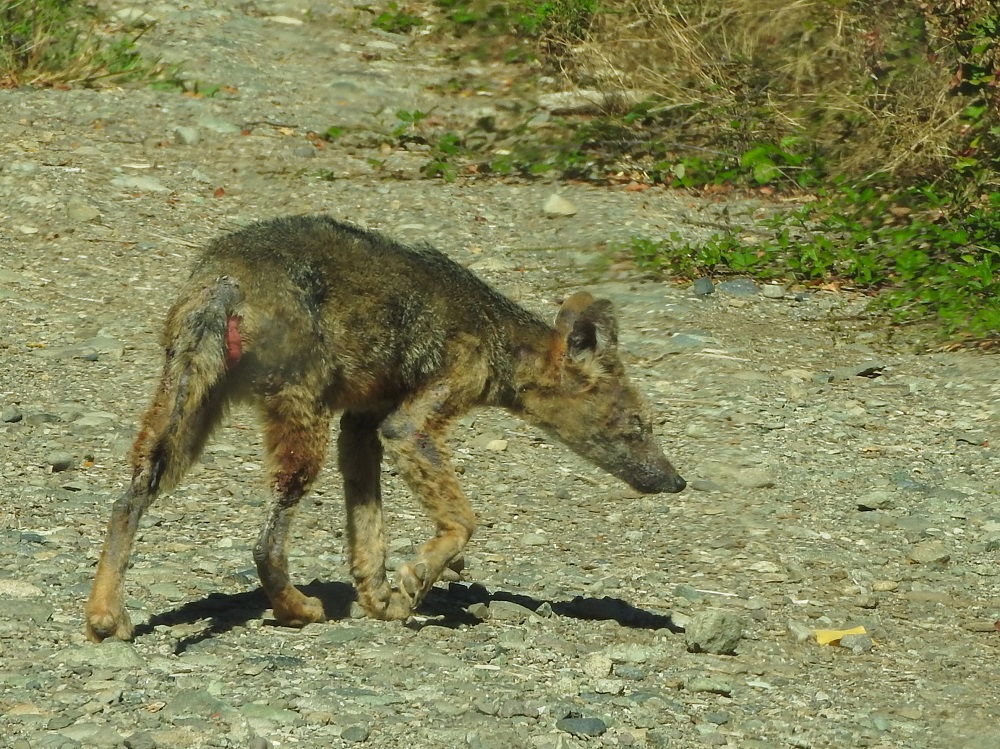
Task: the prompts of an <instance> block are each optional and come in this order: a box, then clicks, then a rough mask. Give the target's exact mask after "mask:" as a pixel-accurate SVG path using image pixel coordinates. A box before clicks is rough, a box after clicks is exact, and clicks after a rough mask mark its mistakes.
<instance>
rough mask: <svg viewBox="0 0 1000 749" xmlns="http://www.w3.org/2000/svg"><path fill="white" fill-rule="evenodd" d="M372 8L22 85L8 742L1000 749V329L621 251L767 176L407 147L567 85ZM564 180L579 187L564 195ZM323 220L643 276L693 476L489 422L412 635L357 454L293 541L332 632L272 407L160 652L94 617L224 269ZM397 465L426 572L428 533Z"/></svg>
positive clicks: (186, 538)
mask: <svg viewBox="0 0 1000 749" xmlns="http://www.w3.org/2000/svg"><path fill="white" fill-rule="evenodd" d="M362 8H363V3H360V2H353V1H352V0H332V1H331V2H330V3H328V4H317V5H316V7H313V8H311V9H310V7H309V4H308V3H306V2H299V1H297V0H289V1H288V2H264V1H263V0H258V1H257V2H254V1H251V2H241V3H236V2H233V1H232V0H215V1H214V2H203V0H192V2H190V3H182V4H178V3H173V2H164V3H158V4H150V5H149V6H146V5H144V6H143V7H142V9H141V12H140V9H138V8H136V7H131V6H127V5H116V6H114V8H113V11H121V12H122V15H120V18H123V19H132V21H130V22H134V21H135V20H136V19H138V20H139V22H141V14H142V13H145V14H147V15H149V16H151V17H152V18H155V19H156V20H158V24H157V26H156V27H155V28H154V29H153V30H152V31H150V32H149V34H148V35H147V37H146V38H145V39H144V43H145V44H147V46H148V48H149V49H150V50H151V51H154V52H155V53H157V54H160V55H162V56H163V57H164V59H166V60H168V61H182V60H183V61H184V62H185V70H186V71H187V72H186V75H187V76H188V77H189V79H190V80H192V81H194V80H197V81H199V82H200V84H199V86H200V90H202V91H204V90H208V89H209V88H212V89H214V87H215V86H219V87H220V88H219V90H218V92H217V93H215V95H214V96H203V97H195V96H188V95H181V94H179V93H177V92H171V91H156V90H153V89H151V88H129V89H105V90H99V91H90V90H32V89H22V90H16V91H0V492H2V500H0V606H2V609H3V614H2V615H0V746H3V747H11V748H12V749H29V747H30V748H32V749H41V748H45V749H69V748H71V747H122V746H125V747H129V749H156V748H159V749H171V748H175V747H176V748H177V749H182V748H184V749H187V748H188V747H251V748H252V749H261V748H263V747H293V746H298V747H310V748H311V747H344V746H352V745H364V746H370V747H386V748H391V749H400V748H404V747H405V748H406V749H436V748H437V747H442V748H443V747H447V748H449V749H452V748H454V747H471V748H472V749H509V748H517V747H526V748H531V749H574V748H577V747H587V746H605V747H623V748H629V747H635V748H637V749H639V748H642V747H649V748H650V749H660V748H665V747H671V749H687V748H688V747H704V746H720V747H725V746H731V747H741V748H742V749H771V748H775V749H777V748H779V747H782V748H783V747H799V748H802V749H813V748H815V749H820V748H825V747H829V748H830V749H845V748H847V747H881V748H883V749H886V748H888V747H907V748H908V749H930V748H932V747H933V748H938V747H940V748H942V749H943V748H949V749H950V748H952V747H962V748H965V747H969V748H975V747H981V748H982V749H987V748H988V749H993V748H994V747H996V746H998V745H1000V729H998V728H997V726H998V725H1000V678H997V676H998V674H997V667H996V665H995V664H996V663H997V655H998V650H1000V635H998V634H997V631H996V630H995V627H994V622H995V621H996V620H997V619H1000V577H998V573H1000V569H998V567H997V552H998V549H1000V510H998V509H997V499H998V474H1000V455H998V451H997V447H996V446H997V445H1000V378H998V372H1000V368H998V366H997V359H996V356H989V355H984V354H977V353H972V352H955V353H933V354H919V353H915V352H914V350H913V348H912V347H910V346H908V345H907V343H906V341H905V339H902V338H900V336H898V335H895V334H891V333H892V331H890V330H888V329H886V328H885V326H882V325H880V324H879V323H878V322H877V321H874V320H872V319H869V318H867V317H866V316H865V315H864V314H863V310H864V306H865V299H864V298H863V297H861V296H859V295H856V294H853V293H850V292H846V291H841V292H839V293H833V292H825V291H808V292H798V291H796V290H794V289H790V290H785V289H773V288H772V289H759V288H757V287H755V286H754V285H753V284H748V283H746V282H743V283H735V284H733V283H719V284H718V285H717V287H716V288H715V290H714V293H712V294H708V295H701V296H700V295H697V294H695V293H694V290H693V289H692V288H691V286H690V285H689V284H675V283H669V282H668V283H664V282H654V281H650V280H647V279H644V278H643V277H642V276H641V275H640V274H639V273H637V272H636V271H635V270H634V269H632V268H630V267H629V266H628V265H627V264H623V263H611V264H610V265H609V263H608V262H606V258H607V247H608V245H609V243H612V244H613V243H615V242H625V241H627V240H628V238H629V237H630V236H631V235H632V234H640V235H644V236H651V237H657V236H664V235H665V234H667V233H669V232H671V231H679V232H681V233H682V234H683V235H684V236H686V237H689V238H691V239H696V238H699V237H704V236H706V235H707V234H710V233H711V232H712V230H713V229H712V227H714V226H717V225H719V224H720V222H733V223H735V224H736V225H738V224H739V223H740V222H741V221H746V222H749V219H750V217H751V216H753V215H754V214H755V213H756V212H758V211H766V210H768V209H769V207H768V206H766V205H764V204H761V203H756V202H753V201H749V200H746V199H735V198H719V199H716V200H706V199H699V198H694V197H691V196H689V195H686V194H683V193H680V192H670V191H666V190H663V189H658V188H655V189H649V190H644V191H632V190H626V189H624V188H612V187H595V186H588V185H583V184H558V183H555V182H552V181H545V180H539V181H536V182H531V183H526V182H517V181H508V180H501V179H492V180H487V179H483V178H471V177H466V176H460V177H459V179H457V180H456V181H455V182H453V183H446V182H444V181H442V180H436V181H433V180H426V179H420V173H419V169H420V167H421V166H422V165H423V164H424V163H425V162H426V161H427V158H428V156H427V154H426V153H425V152H423V151H422V150H421V149H420V148H419V147H411V150H407V149H403V148H394V147H390V146H387V145H384V142H385V141H386V138H385V137H384V134H385V133H387V132H388V131H390V130H391V129H392V128H393V127H395V126H396V125H398V124H399V123H398V122H397V120H396V118H395V112H396V111H397V110H400V109H405V110H407V111H413V110H415V109H419V110H421V111H424V112H429V113H431V114H430V115H429V117H430V118H431V120H432V121H431V122H430V123H429V124H427V123H425V126H426V127H428V128H436V129H438V130H442V131H444V130H454V131H456V132H464V131H467V130H468V129H469V127H470V126H471V125H470V124H471V123H473V122H475V121H476V119H477V118H481V117H484V116H489V117H494V118H497V120H498V121H504V120H505V118H508V119H509V118H530V117H532V116H533V115H534V114H537V113H540V112H542V111H543V110H541V109H540V108H539V104H538V101H539V98H538V97H539V96H540V95H541V94H545V93H553V92H555V91H558V90H559V86H558V84H557V82H555V81H552V80H550V79H542V80H541V81H538V82H537V83H532V84H531V85H528V84H526V83H525V82H524V78H525V76H526V75H528V74H529V73H531V71H530V70H529V71H526V70H525V69H523V68H515V67H508V66H505V65H501V64H498V63H487V62H473V61H470V60H469V59H464V60H463V61H461V62H454V61H453V60H451V56H449V55H448V54H447V52H448V50H447V49H445V47H444V45H443V43H441V42H440V41H432V40H430V39H429V38H425V37H422V36H420V35H419V34H418V35H416V36H414V37H401V36H396V35H390V34H386V33H384V32H380V31H378V30H375V29H372V28H371V27H370V15H366V12H365V11H364V10H363V9H362ZM366 19H367V20H366ZM531 74H532V75H533V73H531ZM454 81H461V82H462V85H461V86H454V85H450V83H451V82H454ZM513 82H518V84H517V85H514V84H513ZM463 92H464V93H466V94H467V93H469V92H472V94H473V95H464V93H463ZM334 125H335V126H338V127H341V128H343V130H344V134H343V135H342V136H341V137H340V138H338V139H337V140H335V141H333V142H330V143H327V142H321V141H317V140H316V139H315V138H312V137H310V136H309V133H310V132H318V133H323V132H326V130H327V129H328V128H329V127H331V126H334ZM554 194H558V195H559V196H561V197H562V198H564V199H565V200H566V201H569V203H570V204H571V205H572V207H574V208H575V212H573V211H572V210H570V209H567V210H564V211H563V212H564V213H572V215H553V214H549V213H546V212H545V211H544V210H543V207H544V206H545V205H546V202H547V201H549V200H550V199H551V196H552V195H554ZM318 211H323V212H327V213H329V214H331V215H333V216H335V217H337V218H340V219H345V220H349V221H353V222H355V223H358V224H361V225H364V226H366V227H369V228H372V229H376V230H379V231H384V232H386V233H388V234H391V235H392V236H394V237H396V238H399V239H402V240H404V241H408V242H413V243H418V242H429V243H431V244H433V245H435V246H438V247H440V248H441V249H442V250H444V251H446V252H448V253H449V254H450V255H451V256H453V257H454V258H456V259H457V260H458V261H460V262H462V263H463V264H466V265H468V266H470V267H471V268H473V269H474V270H476V271H477V272H478V273H479V274H480V275H482V276H483V277H485V278H487V279H488V280H489V281H490V282H491V283H493V284H495V285H496V286H497V287H499V288H500V289H502V290H503V291H505V292H506V293H508V294H509V295H511V296H512V297H513V298H515V299H517V300H518V301H520V302H521V303H523V304H525V305H526V306H528V307H530V308H532V309H535V310H537V311H540V312H542V313H544V314H546V315H554V313H555V310H556V309H557V306H556V305H557V303H558V302H559V300H560V299H562V298H564V297H565V296H566V295H568V294H569V293H571V292H572V291H574V290H577V289H580V288H587V289H589V290H591V291H592V292H593V293H595V294H598V295H603V296H607V297H609V298H611V299H612V300H613V301H614V302H615V303H616V305H617V307H618V310H619V314H620V317H621V322H622V328H623V334H622V345H623V347H624V349H625V351H626V352H627V356H626V363H627V366H628V367H629V368H630V371H631V372H632V375H633V378H634V379H635V381H636V382H637V384H638V386H639V387H640V388H641V389H642V390H643V391H644V392H645V393H646V394H647V395H648V396H649V398H650V400H651V402H652V404H653V407H654V410H655V412H656V414H657V417H658V418H657V422H658V426H657V428H658V430H659V436H660V438H661V439H662V442H663V444H664V446H665V449H666V452H667V455H668V456H669V457H670V459H671V460H672V462H673V463H674V464H675V465H676V466H678V468H679V469H680V470H681V472H682V474H683V475H684V476H685V478H687V479H688V480H689V484H690V486H689V488H688V489H687V490H686V491H685V492H683V493H682V494H679V495H663V496H652V497H643V496H640V495H638V494H636V493H634V492H633V491H631V490H630V489H628V488H627V487H626V486H625V485H624V484H622V483H620V482H618V481H616V480H615V479H613V478H612V477H610V476H608V475H606V474H604V473H602V472H600V471H599V470H598V469H596V468H593V467H591V466H589V465H587V464H585V463H583V462H581V461H580V460H579V459H577V458H576V457H575V456H573V455H572V454H571V453H570V452H569V451H568V450H566V449H565V448H563V447H561V446H559V445H555V444H552V443H550V442H548V441H547V440H546V439H545V438H544V437H543V436H542V435H541V434H540V433H538V432H535V431H534V430H532V429H531V428H530V427H528V426H526V425H525V424H523V423H521V422H518V421H516V420H514V419H512V418H509V417H507V416H506V415H504V414H502V413H496V412H482V413H477V414H475V415H473V416H471V417H468V418H466V419H464V420H462V422H461V423H460V424H459V425H458V426H457V428H456V429H455V433H454V448H455V453H456V456H457V458H458V461H459V463H460V464H461V467H462V470H463V476H462V481H463V485H464V487H465V488H466V490H467V492H468V494H469V496H470V498H471V499H472V501H473V504H474V506H475V507H476V509H477V512H478V513H479V518H480V523H481V526H480V530H479V531H478V532H477V535H476V536H475V537H474V538H473V540H472V542H471V544H470V547H469V549H468V553H467V554H466V556H465V568H464V570H462V571H461V574H460V575H456V576H455V578H456V579H454V580H452V581H449V582H445V583H441V584H439V586H438V587H437V588H436V589H435V591H434V592H433V594H432V596H431V597H430V599H429V601H428V602H427V604H426V605H425V607H424V608H423V609H422V611H421V612H420V616H417V617H414V618H413V619H412V620H411V621H409V622H407V623H405V624H402V623H398V622H396V623H386V622H377V621H371V620H368V619H364V618H359V617H358V616H357V615H356V614H355V612H354V609H353V608H352V606H351V603H352V597H353V593H352V589H351V587H350V585H349V579H350V578H349V574H348V571H347V569H346V567H345V562H344V548H343V547H344V538H343V514H342V511H341V508H340V488H339V477H338V476H337V473H336V471H335V470H334V468H333V466H332V463H331V465H329V466H328V467H327V468H326V469H325V471H324V473H323V474H322V476H321V478H320V481H319V483H318V488H317V491H316V492H315V494H314V495H313V496H312V497H311V498H310V499H309V500H308V501H306V502H304V503H303V507H302V509H301V511H300V513H299V515H298V517H297V520H296V525H295V526H294V533H295V539H294V542H293V555H292V558H291V566H292V571H293V576H294V578H295V579H296V580H297V581H299V582H301V583H302V584H304V585H305V587H306V589H307V591H308V592H310V593H311V594H314V595H319V596H320V597H321V598H322V599H323V600H324V602H325V604H326V610H327V613H328V615H329V618H330V621H328V622H326V623H323V624H316V625H310V626H308V627H306V628H305V629H303V630H290V629H285V628H281V627H278V626H276V625H275V624H274V622H273V621H272V620H271V618H270V612H269V611H268V610H267V604H266V600H265V599H264V597H263V596H262V594H261V593H260V592H259V590H258V586H257V579H256V573H255V572H254V570H253V563H252V560H251V554H250V550H251V548H252V545H253V542H254V540H255V537H256V534H257V530H258V528H259V525H260V523H261V522H262V520H263V515H264V511H265V508H266V505H267V502H268V498H267V496H266V492H265V490H264V487H263V484H262V480H261V471H260V464H261V448H260V441H259V435H258V432H257V429H256V426H255V424H254V423H253V420H252V417H251V415H250V414H249V413H247V412H242V411H236V412H234V413H233V414H232V416H231V417H230V418H229V419H228V420H227V421H226V424H225V426H224V428H222V429H221V430H220V431H219V433H218V434H217V436H216V438H215V439H214V441H213V442H212V444H211V445H210V446H209V447H208V449H207V451H206V453H205V456H204V458H203V459H202V460H201V461H200V463H199V464H197V465H196V466H195V468H194V469H193V470H192V471H191V472H190V474H189V475H188V477H187V479H186V480H185V481H184V483H183V484H182V486H181V487H180V488H179V489H178V490H177V491H175V492H173V493H172V494H171V495H169V496H166V497H163V498H162V499H161V500H160V501H159V502H158V503H157V504H156V505H154V507H153V508H152V510H151V511H150V513H149V515H148V517H147V518H146V519H145V521H144V523H143V527H142V529H141V533H140V538H139V541H138V544H137V549H136V553H135V555H134V565H133V568H132V569H131V570H130V571H129V576H128V588H127V593H128V604H129V607H130V610H131V612H132V616H133V620H134V621H135V622H136V623H137V624H138V628H137V636H136V639H135V641H134V642H132V643H122V642H116V641H110V642H106V643H104V644H102V645H100V646H97V645H93V644H91V643H89V642H87V641H86V640H85V639H84V637H83V634H82V609H83V603H84V600H85V597H86V595H87V592H88V590H89V585H90V581H91V579H92V576H93V572H94V565H95V563H96V559H97V555H98V552H99V549H100V542H101V540H102V537H103V529H104V524H105V522H106V519H107V516H108V513H109V510H110V504H111V502H113V501H114V499H115V498H116V497H117V496H119V495H120V493H121V492H122V490H123V488H124V486H125V483H126V480H127V478H128V468H127V451H128V449H129V446H130V444H131V440H132V439H133V437H134V435H135V429H136V422H137V418H138V415H139V413H140V412H141V410H142V409H143V408H144V407H145V404H146V399H147V398H148V397H149V394H150V393H151V391H152V388H153V385H154V381H155V379H156V378H157V377H158V374H159V372H158V370H159V367H160V357H161V353H160V351H159V348H158V331H159V326H160V323H161V321H162V319H163V317H164V314H165V312H166V309H167V307H168V306H169V304H170V301H171V299H172V295H173V293H174V291H175V290H176V288H177V287H178V284H179V282H180V280H181V279H182V278H183V277H184V276H185V274H186V273H187V269H188V268H189V266H190V262H191V259H192V258H193V256H194V254H195V253H196V252H197V250H198V248H199V247H200V246H201V245H202V244H203V243H204V242H206V241H207V240H208V239H210V238H211V237H213V236H215V235H216V234H218V233H219V232H221V231H225V230H229V229H233V228H236V227H239V226H242V225H244V224H245V223H247V222H249V221H252V220H254V219H257V218H263V217H270V216H275V215H281V214H288V213H305V212H318ZM720 280H722V279H716V281H717V282H718V281H720ZM384 480H385V487H386V495H387V506H388V511H389V527H390V533H391V538H392V541H391V555H392V561H393V564H395V563H398V562H399V561H400V560H402V559H405V558H406V557H407V555H408V554H409V553H410V552H411V551H412V549H413V547H415V546H416V545H417V544H419V543H420V542H421V541H422V540H423V539H425V538H426V537H427V535H428V534H429V533H430V530H431V529H430V528H429V527H428V525H427V523H426V521H425V519H424V516H423V515H422V513H421V512H420V510H419V509H418V508H417V507H416V505H415V503H414V502H413V501H412V500H411V498H410V497H409V496H408V495H407V493H406V492H405V490H404V489H403V488H402V486H401V485H400V483H399V482H398V481H397V479H396V477H395V476H394V473H393V471H392V469H391V467H390V466H387V467H386V468H385V476H384ZM856 627H863V631H856V632H854V633H853V634H847V635H844V636H843V637H842V638H840V639H834V641H833V643H830V644H820V642H819V641H818V639H817V633H818V635H819V637H822V636H823V633H824V631H826V630H835V631H842V630H849V629H853V628H856ZM832 636H833V637H834V638H836V637H837V636H836V635H832Z"/></svg>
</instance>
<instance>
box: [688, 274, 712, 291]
mask: <svg viewBox="0 0 1000 749" xmlns="http://www.w3.org/2000/svg"><path fill="white" fill-rule="evenodd" d="M691 291H692V292H693V293H694V295H695V296H708V295H710V294H714V293H715V284H714V283H712V279H711V278H709V277H708V276H704V277H702V278H696V279H695V281H694V283H693V284H691Z"/></svg>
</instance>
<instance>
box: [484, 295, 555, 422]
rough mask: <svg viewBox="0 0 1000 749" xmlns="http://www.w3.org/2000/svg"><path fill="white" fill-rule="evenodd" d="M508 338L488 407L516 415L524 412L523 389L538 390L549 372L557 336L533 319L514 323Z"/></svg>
mask: <svg viewBox="0 0 1000 749" xmlns="http://www.w3.org/2000/svg"><path fill="white" fill-rule="evenodd" d="M506 338H507V340H506V345H505V346H504V348H503V351H502V352H500V356H499V357H498V358H499V361H496V362H494V367H493V376H492V378H491V380H492V381H491V386H490V388H489V393H488V395H487V398H488V400H487V405H491V406H500V407H501V408H505V409H507V410H509V411H512V412H514V413H517V412H519V411H521V410H522V406H521V393H522V392H523V390H524V388H526V387H536V386H538V385H539V384H540V382H541V380H543V379H544V378H545V375H546V373H547V372H548V371H550V366H549V364H550V358H551V356H552V355H553V351H554V350H555V349H556V348H557V346H556V342H557V338H558V336H557V333H556V331H555V330H554V329H553V328H552V326H550V325H549V324H548V323H546V322H544V321H543V320H541V319H540V318H538V317H535V316H534V315H532V316H530V317H526V318H520V319H517V320H512V321H511V322H510V324H509V325H508V326H507V336H506Z"/></svg>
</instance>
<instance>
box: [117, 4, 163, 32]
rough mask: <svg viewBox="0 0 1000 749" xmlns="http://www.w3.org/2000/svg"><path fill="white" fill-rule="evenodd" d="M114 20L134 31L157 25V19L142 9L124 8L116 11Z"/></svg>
mask: <svg viewBox="0 0 1000 749" xmlns="http://www.w3.org/2000/svg"><path fill="white" fill-rule="evenodd" d="M114 18H115V20H116V21H118V23H120V24H122V25H123V26H127V27H130V28H134V29H144V28H148V27H149V26H152V25H153V24H155V23H156V17H155V16H151V15H150V14H149V13H147V12H146V11H145V10H143V9H142V8H122V9H121V10H118V11H115V14H114Z"/></svg>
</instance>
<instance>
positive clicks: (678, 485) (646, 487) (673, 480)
mask: <svg viewBox="0 0 1000 749" xmlns="http://www.w3.org/2000/svg"><path fill="white" fill-rule="evenodd" d="M629 484H630V485H631V487H632V488H633V489H635V490H636V491H637V492H642V493H643V494H662V493H664V492H667V493H669V494H676V493H677V492H681V491H684V487H686V486H687V481H685V480H684V479H683V478H682V477H681V475H680V474H679V473H676V472H674V473H662V474H657V475H653V476H642V477H639V478H635V479H633V480H632V481H629Z"/></svg>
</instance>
